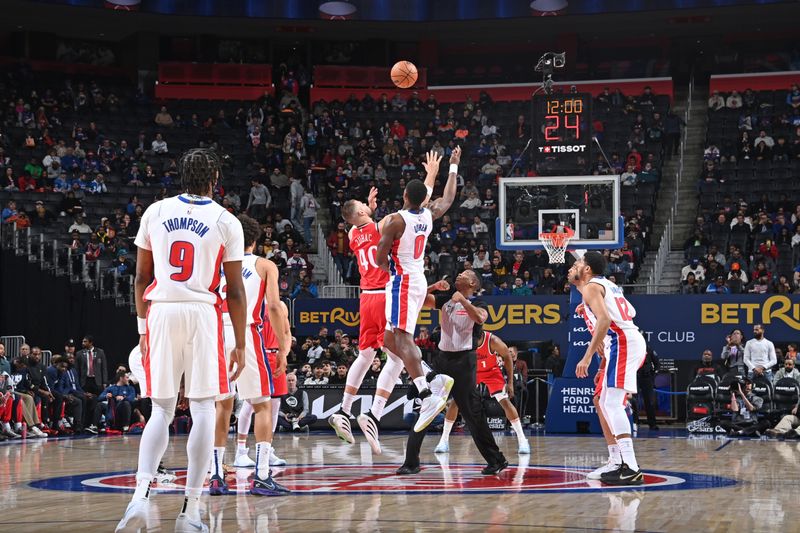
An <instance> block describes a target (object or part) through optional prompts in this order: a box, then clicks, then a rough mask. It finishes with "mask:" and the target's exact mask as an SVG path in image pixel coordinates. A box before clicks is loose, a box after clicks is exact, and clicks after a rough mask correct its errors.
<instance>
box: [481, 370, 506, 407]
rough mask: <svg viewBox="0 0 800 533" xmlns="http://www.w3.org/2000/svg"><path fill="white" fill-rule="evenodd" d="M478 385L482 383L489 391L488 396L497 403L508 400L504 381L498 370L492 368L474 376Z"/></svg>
mask: <svg viewBox="0 0 800 533" xmlns="http://www.w3.org/2000/svg"><path fill="white" fill-rule="evenodd" d="M475 378H476V380H477V382H478V383H483V384H484V385H486V388H487V389H489V394H490V395H491V396H493V397H494V399H495V400H497V401H498V402H499V401H500V400H504V399H506V398H508V395H507V394H506V380H505V378H504V377H503V373H502V372H500V369H499V368H497V367H493V368H491V369H489V370H487V371H485V372H478V373H477V374H475Z"/></svg>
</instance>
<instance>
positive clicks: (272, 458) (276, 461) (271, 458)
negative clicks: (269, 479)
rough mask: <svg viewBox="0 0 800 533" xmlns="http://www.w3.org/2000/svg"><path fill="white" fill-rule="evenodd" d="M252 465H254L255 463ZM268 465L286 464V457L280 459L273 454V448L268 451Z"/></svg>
mask: <svg viewBox="0 0 800 533" xmlns="http://www.w3.org/2000/svg"><path fill="white" fill-rule="evenodd" d="M253 466H255V464H254V465H253ZM269 466H286V459H281V458H280V457H278V456H277V455H275V448H272V449H271V450H270V451H269Z"/></svg>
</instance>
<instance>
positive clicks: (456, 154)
mask: <svg viewBox="0 0 800 533" xmlns="http://www.w3.org/2000/svg"><path fill="white" fill-rule="evenodd" d="M460 162H461V147H460V146H456V147H455V148H453V152H452V153H451V154H450V164H451V165H457V164H459V163H460Z"/></svg>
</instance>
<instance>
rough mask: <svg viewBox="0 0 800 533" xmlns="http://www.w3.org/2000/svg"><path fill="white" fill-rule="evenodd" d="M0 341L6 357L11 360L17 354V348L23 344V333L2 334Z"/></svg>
mask: <svg viewBox="0 0 800 533" xmlns="http://www.w3.org/2000/svg"><path fill="white" fill-rule="evenodd" d="M0 342H2V343H3V346H5V347H6V359H8V360H11V359H13V358H15V357H16V356H18V355H19V349H20V348H22V345H23V344H25V335H4V336H2V337H0Z"/></svg>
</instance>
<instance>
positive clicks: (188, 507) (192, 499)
mask: <svg viewBox="0 0 800 533" xmlns="http://www.w3.org/2000/svg"><path fill="white" fill-rule="evenodd" d="M181 513H183V514H185V515H186V516H188V517H189V519H191V520H195V521H198V522H199V521H200V496H199V495H197V496H188V495H187V496H186V497H185V498H184V499H183V509H182V510H181Z"/></svg>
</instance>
